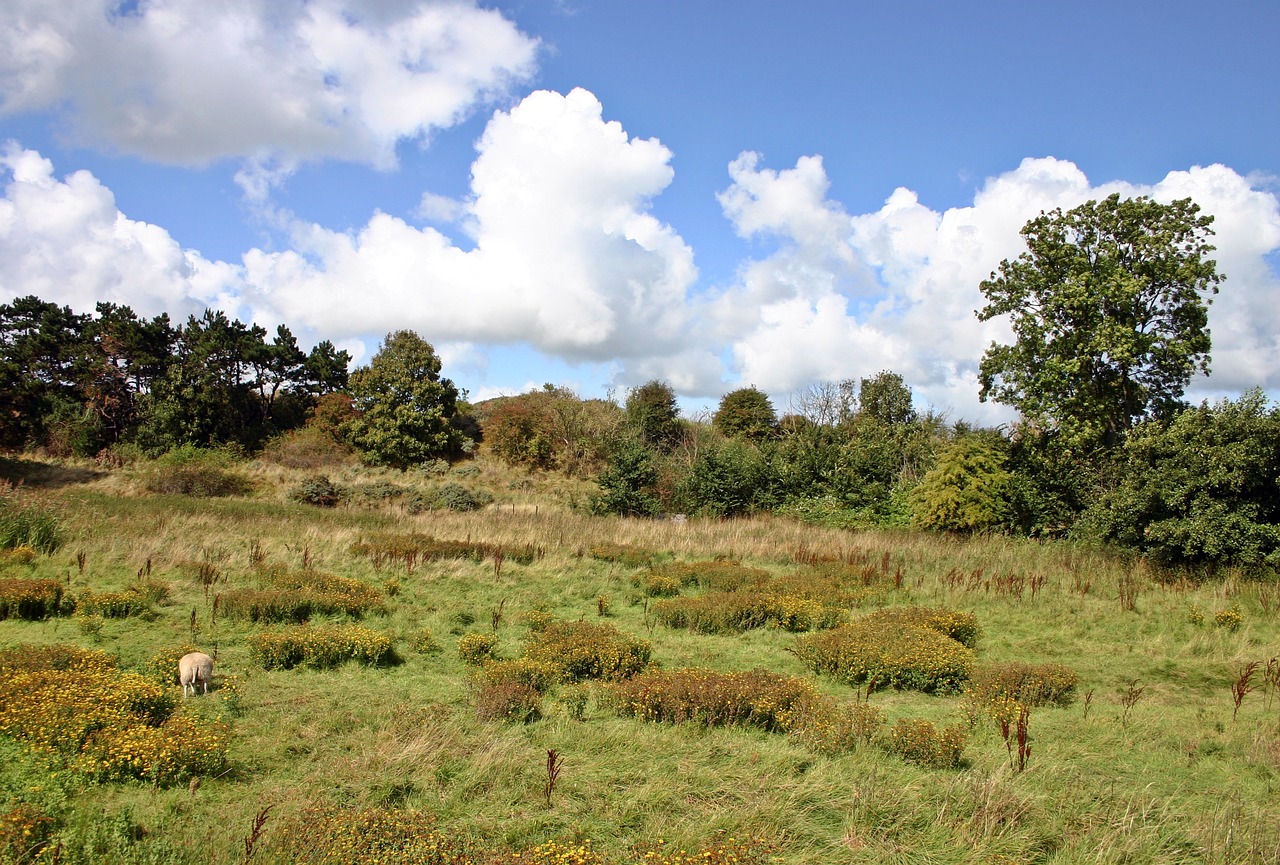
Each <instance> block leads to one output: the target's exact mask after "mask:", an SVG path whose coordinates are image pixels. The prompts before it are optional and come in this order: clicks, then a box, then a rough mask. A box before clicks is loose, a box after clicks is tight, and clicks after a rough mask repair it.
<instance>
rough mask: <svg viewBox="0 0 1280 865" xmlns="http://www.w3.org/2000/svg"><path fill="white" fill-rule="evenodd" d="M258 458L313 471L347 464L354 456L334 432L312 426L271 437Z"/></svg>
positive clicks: (288, 466) (287, 466) (279, 464)
mask: <svg viewBox="0 0 1280 865" xmlns="http://www.w3.org/2000/svg"><path fill="white" fill-rule="evenodd" d="M331 396H334V397H337V396H339V395H338V394H332V395H331ZM259 458H260V459H262V460H263V461H265V462H269V463H274V464H275V465H278V466H284V467H285V468H291V469H310V470H312V471H314V470H316V469H322V468H328V467H332V466H341V465H345V464H347V463H350V462H351V461H352V459H353V457H352V452H351V448H349V447H347V446H346V445H345V444H343V443H342V442H340V441H338V440H337V439H335V438H334V436H333V433H331V432H329V431H327V430H325V429H322V428H320V427H319V426H310V425H309V426H305V427H303V428H301V429H295V430H290V431H289V432H287V433H284V434H283V435H279V436H276V437H275V438H273V439H271V441H269V442H267V444H266V446H265V447H264V448H263V449H262V453H261V454H260V457H259Z"/></svg>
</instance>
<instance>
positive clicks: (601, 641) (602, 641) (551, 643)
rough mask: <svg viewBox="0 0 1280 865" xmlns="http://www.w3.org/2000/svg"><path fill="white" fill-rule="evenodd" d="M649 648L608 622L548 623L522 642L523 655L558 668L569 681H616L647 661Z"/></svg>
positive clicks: (643, 666)
mask: <svg viewBox="0 0 1280 865" xmlns="http://www.w3.org/2000/svg"><path fill="white" fill-rule="evenodd" d="M651 652H652V647H651V646H650V645H649V643H648V642H647V641H645V640H641V639H638V638H636V637H632V636H630V635H628V634H624V633H622V632H621V631H619V630H618V629H617V628H614V627H613V626H612V625H606V624H595V623H592V622H552V623H551V624H549V625H547V627H546V628H545V629H543V630H542V631H541V632H540V633H537V634H532V635H530V637H529V638H528V639H527V640H526V642H525V649H524V656H525V657H526V658H528V659H529V660H532V661H545V662H548V663H550V664H553V665H555V666H557V667H559V668H560V670H561V671H562V673H563V675H564V678H565V679H566V680H570V681H581V680H583V679H605V680H607V681H617V680H620V679H625V678H628V677H629V676H634V675H635V674H636V673H638V672H640V671H641V670H643V669H644V668H645V667H646V666H647V665H648V663H649V655H650V653H651Z"/></svg>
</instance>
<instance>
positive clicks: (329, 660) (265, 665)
mask: <svg viewBox="0 0 1280 865" xmlns="http://www.w3.org/2000/svg"><path fill="white" fill-rule="evenodd" d="M249 658H250V659H251V660H252V661H253V662H254V663H255V664H257V665H258V666H260V667H262V669H264V670H288V669H292V668H293V667H297V666H299V665H301V664H305V665H307V666H309V667H316V668H319V669H325V668H329V667H336V666H338V665H339V664H343V663H346V662H347V661H356V662H357V663H360V664H366V665H370V666H379V665H383V664H389V663H391V662H392V661H393V660H394V659H395V652H394V650H393V647H392V642H391V638H390V637H388V636H387V635H386V634H382V633H379V632H377V631H374V630H371V629H369V628H364V627H361V626H360V625H318V626H315V627H312V626H309V625H301V626H297V627H292V628H285V629H283V630H279V631H263V632H261V633H258V634H254V635H253V636H251V637H250V638H249Z"/></svg>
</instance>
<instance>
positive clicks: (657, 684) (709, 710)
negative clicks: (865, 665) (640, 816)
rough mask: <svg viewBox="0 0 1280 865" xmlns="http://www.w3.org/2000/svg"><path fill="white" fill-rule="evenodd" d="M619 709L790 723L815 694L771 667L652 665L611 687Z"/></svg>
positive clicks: (714, 721) (673, 717)
mask: <svg viewBox="0 0 1280 865" xmlns="http://www.w3.org/2000/svg"><path fill="white" fill-rule="evenodd" d="M609 695H610V699H611V700H612V702H613V705H614V708H615V709H616V711H617V712H618V714H619V715H623V716H634V717H637V718H640V719H642V720H645V721H663V722H668V723H673V724H680V723H696V724H704V725H706V726H708V727H728V726H750V727H761V728H763V729H765V730H768V731H771V732H773V731H779V730H783V729H785V726H786V725H785V724H784V718H786V717H787V713H788V712H789V711H790V710H791V709H792V708H793V707H794V706H795V705H796V704H797V703H798V702H800V701H802V700H808V699H812V698H813V697H814V696H815V692H814V690H813V686H812V685H810V684H809V683H808V682H806V681H804V680H803V679H797V678H794V677H791V676H780V675H778V674H776V673H770V672H768V671H767V670H752V671H750V672H746V673H724V672H720V671H717V670H707V669H702V668H698V667H690V668H685V669H679V670H647V671H645V672H643V673H641V674H639V675H637V676H635V677H633V678H631V679H628V680H626V681H623V682H618V683H615V684H613V685H611V686H610V687H609Z"/></svg>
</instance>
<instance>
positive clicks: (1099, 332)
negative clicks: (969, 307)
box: [978, 194, 1222, 451]
mask: <svg viewBox="0 0 1280 865" xmlns="http://www.w3.org/2000/svg"><path fill="white" fill-rule="evenodd" d="M1212 222H1213V217H1211V216H1205V215H1201V214H1200V208H1199V207H1197V206H1196V205H1195V204H1193V203H1192V202H1191V200H1190V199H1182V200H1179V201H1174V202H1172V203H1170V204H1161V203H1159V202H1156V201H1153V200H1152V199H1150V198H1147V197H1140V198H1133V199H1121V198H1120V196H1119V195H1118V194H1117V195H1112V196H1110V197H1109V198H1107V199H1106V200H1104V201H1101V202H1098V201H1089V202H1086V203H1085V204H1082V205H1081V206H1079V207H1077V208H1075V209H1073V210H1070V211H1067V212H1066V213H1063V212H1062V210H1061V209H1057V210H1054V211H1051V212H1049V213H1041V214H1040V216H1038V217H1037V218H1035V219H1033V220H1031V221H1030V222H1028V223H1027V224H1026V226H1024V227H1023V229H1022V235H1023V237H1024V238H1026V243H1027V251H1026V252H1024V253H1022V255H1020V256H1018V258H1016V259H1015V260H1013V261H1008V260H1005V261H1003V262H1001V263H1000V267H999V271H998V273H993V274H992V275H991V278H990V279H988V280H985V281H983V282H982V284H981V286H980V288H981V290H982V294H983V296H984V297H986V299H987V301H988V303H987V305H986V306H985V307H984V308H983V309H982V310H980V311H979V312H978V318H979V319H981V320H982V321H986V320H988V319H991V318H995V317H996V316H1000V315H1008V316H1010V319H1011V323H1012V326H1013V333H1014V338H1015V341H1014V343H1013V345H999V344H996V343H992V345H991V347H990V348H988V349H987V352H986V354H985V355H984V356H983V358H982V365H981V370H980V378H981V382H982V392H981V398H982V399H983V400H984V401H985V400H987V399H988V398H990V399H994V400H995V401H996V402H1001V403H1005V404H1008V405H1011V406H1014V407H1015V408H1017V409H1018V411H1019V412H1020V413H1021V415H1022V417H1023V420H1024V422H1025V423H1026V424H1027V425H1028V426H1029V427H1030V428H1031V429H1034V430H1037V431H1039V432H1041V433H1043V434H1046V435H1049V436H1050V437H1052V438H1053V439H1054V440H1056V441H1057V442H1059V443H1060V444H1062V445H1063V446H1065V447H1066V448H1068V449H1070V450H1074V451H1082V450H1089V449H1092V448H1095V447H1099V446H1109V445H1114V444H1116V443H1118V442H1119V441H1120V440H1121V439H1123V437H1124V434H1125V433H1126V432H1128V430H1130V429H1131V428H1132V427H1133V425H1134V424H1135V423H1136V422H1138V421H1139V420H1141V419H1143V418H1146V417H1153V416H1166V415H1168V414H1169V413H1171V412H1172V411H1173V410H1175V409H1176V408H1177V407H1179V406H1180V405H1181V399H1182V394H1183V390H1184V389H1185V387H1186V385H1187V382H1188V381H1189V380H1190V378H1191V376H1192V374H1193V373H1195V372H1196V371H1202V372H1207V371H1208V369H1209V330H1208V327H1207V320H1208V309H1207V307H1208V300H1207V297H1206V295H1209V294H1213V293H1216V292H1217V285H1218V283H1219V282H1221V280H1222V276H1221V275H1220V274H1218V272H1217V269H1216V263H1215V262H1214V261H1213V260H1211V259H1209V258H1207V255H1208V254H1209V253H1210V252H1211V251H1212V250H1213V249H1214V247H1213V246H1211V245H1210V244H1209V243H1208V242H1207V240H1206V238H1207V237H1208V236H1209V235H1211V234H1212V233H1213V232H1212V231H1211V230H1210V228H1209V226H1210V224H1211V223H1212Z"/></svg>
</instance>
